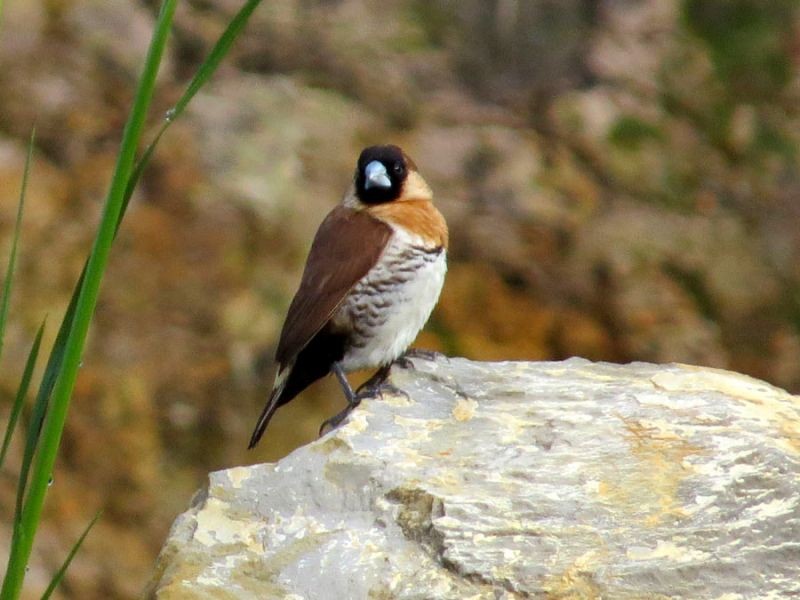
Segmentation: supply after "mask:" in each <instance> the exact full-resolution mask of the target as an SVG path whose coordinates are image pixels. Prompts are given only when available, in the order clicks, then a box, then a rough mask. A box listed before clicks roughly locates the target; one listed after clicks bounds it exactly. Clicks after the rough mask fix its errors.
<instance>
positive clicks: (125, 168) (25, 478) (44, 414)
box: [0, 0, 260, 600]
mask: <svg viewBox="0 0 800 600" xmlns="http://www.w3.org/2000/svg"><path fill="white" fill-rule="evenodd" d="M259 2H260V0H249V1H248V2H246V3H245V5H244V6H243V7H242V8H241V9H240V11H239V12H238V13H237V14H236V16H235V17H234V18H233V19H232V21H231V22H230V23H229V25H228V27H227V28H226V30H225V31H224V32H223V34H222V36H221V37H220V39H219V41H218V42H217V44H216V45H215V46H214V48H213V49H212V51H211V53H210V54H209V56H208V58H207V59H206V60H205V61H204V62H203V64H202V65H201V66H200V68H199V69H198V71H197V73H196V75H195V77H194V78H193V79H192V80H191V82H190V83H189V85H188V87H187V89H186V91H185V92H184V94H183V95H182V96H181V98H180V100H179V101H178V103H177V104H176V106H175V107H174V108H173V109H172V110H171V111H169V113H168V116H167V119H166V121H165V122H164V123H163V124H162V126H161V129H160V130H159V131H158V133H157V135H156V136H155V139H154V140H153V142H151V143H150V145H149V146H148V147H147V148H146V150H145V151H144V153H143V154H142V156H141V158H140V159H139V160H138V161H136V151H137V148H138V146H139V141H140V138H141V134H142V131H143V129H144V124H145V119H146V115H147V112H148V108H149V106H150V101H151V99H152V97H153V92H154V89H155V79H156V75H157V73H158V68H159V65H160V63H161V58H162V56H163V53H164V50H165V48H166V41H167V37H168V34H169V31H170V29H171V24H172V18H173V16H174V13H175V9H176V5H177V0H165V1H164V2H163V4H162V6H161V11H160V13H159V16H158V19H157V21H156V25H155V29H154V33H153V37H152V40H151V43H150V48H149V50H148V54H147V58H146V60H145V65H144V69H143V72H142V76H141V79H140V82H139V85H138V88H137V92H136V96H135V100H134V103H133V107H132V109H131V113H130V115H129V118H128V122H127V124H126V126H125V130H124V133H123V138H122V143H121V145H120V151H119V154H118V158H117V163H116V166H115V169H114V173H113V176H112V181H111V186H110V190H109V193H108V196H107V198H106V202H105V206H104V210H103V215H102V217H101V221H100V225H99V226H98V231H97V235H96V237H95V241H94V244H93V246H92V250H91V252H90V254H89V257H88V259H87V261H86V264H85V265H84V269H83V272H82V273H81V275H80V277H79V278H78V282H77V284H76V286H75V290H74V292H73V295H72V298H71V300H70V303H69V306H68V307H67V311H66V313H65V315H64V319H63V321H62V323H61V327H60V328H59V332H58V335H57V336H56V341H55V343H54V345H53V348H52V350H51V353H50V356H49V358H48V362H47V366H46V367H45V372H44V375H43V377H42V381H41V383H40V386H39V391H38V393H37V397H36V400H35V402H34V406H33V410H32V415H31V420H30V423H29V426H28V431H27V437H26V442H25V450H24V453H23V459H22V465H21V468H20V474H19V481H18V484H17V502H16V511H15V518H14V529H13V533H12V540H11V549H10V553H9V560H8V567H7V569H6V574H5V577H4V579H3V586H2V589H0V598H3V600H12V599H15V598H18V597H19V594H20V593H21V590H22V584H23V581H24V577H25V572H26V569H27V564H28V560H29V558H30V554H31V550H32V547H33V540H34V537H35V534H36V530H37V528H38V524H39V521H40V519H41V513H42V508H43V504H44V497H45V493H46V491H47V488H48V487H49V485H50V484H51V482H52V472H53V466H54V464H55V459H56V455H57V452H58V447H59V444H60V441H61V434H62V432H63V429H64V424H65V422H66V416H67V410H68V408H69V401H70V398H71V396H72V391H73V389H74V385H75V381H76V378H77V372H78V368H79V367H80V362H81V355H82V353H83V348H84V345H85V341H86V335H87V333H88V328H89V324H90V322H91V318H92V315H93V314H94V309H95V306H96V304H97V298H98V295H99V290H100V284H101V281H102V278H103V273H104V271H105V268H106V265H107V263H108V257H109V254H110V251H111V245H112V244H113V241H114V239H115V237H116V234H117V231H118V230H119V226H120V224H121V222H122V218H123V217H124V214H125V211H126V209H127V207H128V203H129V202H130V198H131V196H132V194H133V190H134V189H135V187H136V184H137V182H138V181H139V178H140V177H141V174H142V172H143V170H144V168H145V166H146V165H147V163H148V161H149V159H150V158H151V156H152V154H153V152H154V150H155V147H156V145H157V144H158V141H159V140H160V139H161V136H162V135H163V134H164V132H165V131H166V130H167V128H168V127H169V126H170V125H171V123H172V122H173V121H174V120H175V119H176V118H177V117H178V116H179V115H180V114H181V113H182V112H183V111H184V109H185V108H186V106H187V105H188V103H189V102H190V101H191V99H192V98H193V97H194V95H195V94H196V93H197V92H198V91H199V89H200V88H201V87H202V86H203V85H204V84H205V83H206V81H207V80H208V79H209V78H210V77H211V75H212V74H213V73H214V71H215V70H216V68H217V67H218V66H219V64H220V62H221V61H222V59H223V58H224V56H225V55H226V54H227V52H228V50H229V49H230V47H231V45H232V43H233V41H234V40H235V39H236V37H237V36H238V34H239V33H240V32H241V30H242V29H243V28H244V26H245V24H246V23H247V20H248V18H249V17H250V15H251V14H252V12H253V10H254V9H255V8H256V6H258V4H259ZM32 147H33V138H32V139H31V144H30V148H29V155H28V161H27V163H26V167H25V173H24V176H23V186H22V188H23V191H22V195H21V200H20V208H19V211H18V217H17V226H16V227H17V229H16V230H15V231H16V233H15V237H14V241H13V244H12V252H11V258H10V260H9V263H10V266H9V269H8V271H7V276H6V286H5V288H4V292H3V299H2V304H1V305H0V306H2V307H3V309H2V310H3V311H6V312H7V305H8V300H7V297H8V296H9V294H10V281H11V274H12V272H13V264H14V261H15V258H16V246H17V238H18V231H19V222H20V220H21V216H22V204H23V199H24V192H25V188H26V184H27V176H28V170H29V163H30V155H31V152H32ZM0 314H1V315H2V317H1V318H0V339H2V325H3V324H4V322H5V313H0ZM42 331H43V326H42V328H40V330H39V333H38V334H37V337H36V341H35V342H34V345H33V348H32V349H31V352H30V355H29V358H28V363H27V365H26V368H25V373H24V375H23V379H22V382H21V384H20V388H19V391H18V393H17V401H16V402H15V404H14V407H13V408H12V418H11V419H10V422H9V425H8V430H7V433H6V436H5V437H6V439H5V440H4V444H3V454H2V456H4V455H5V450H6V448H7V445H8V442H9V440H10V437H11V434H12V432H13V428H14V424H15V423H16V420H17V418H18V415H19V411H20V410H21V407H22V403H23V402H24V398H25V396H26V393H27V389H28V385H29V383H30V378H31V374H32V371H33V366H34V364H35V361H36V357H37V355H38V351H39V345H40V343H41V335H42ZM0 462H1V460H0ZM98 517H99V513H98V515H97V516H95V518H94V519H93V520H92V522H91V523H89V525H88V527H87V528H86V530H85V531H84V532H83V534H82V535H81V537H80V538H79V540H78V541H77V543H76V544H75V545H74V546H73V548H72V550H71V551H70V553H69V555H68V556H67V558H66V560H65V562H64V564H63V565H62V567H61V568H60V569H59V571H58V572H57V573H56V575H55V576H54V578H53V580H52V581H51V584H50V586H49V587H48V589H47V591H46V592H45V596H44V597H49V595H50V594H52V592H53V591H54V590H55V588H56V586H57V585H58V583H59V582H60V581H61V579H62V578H63V576H64V573H65V572H66V569H67V568H68V566H69V564H70V562H71V561H72V559H73V557H74V556H75V554H76V553H77V551H78V549H79V547H80V545H81V544H82V543H83V540H84V539H85V538H86V535H87V534H88V532H89V530H90V529H91V527H92V526H93V525H94V523H95V522H96V521H97V519H98Z"/></svg>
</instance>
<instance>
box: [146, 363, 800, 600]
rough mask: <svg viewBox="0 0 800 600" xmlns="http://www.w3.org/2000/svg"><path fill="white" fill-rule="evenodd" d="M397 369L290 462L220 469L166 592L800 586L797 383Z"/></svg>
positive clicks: (303, 594) (159, 574)
mask: <svg viewBox="0 0 800 600" xmlns="http://www.w3.org/2000/svg"><path fill="white" fill-rule="evenodd" d="M391 381H392V383H393V384H394V385H395V386H397V387H398V388H399V389H401V390H402V391H403V392H404V394H398V395H384V396H383V397H375V398H372V399H369V400H366V401H365V402H364V403H363V404H362V405H361V406H360V407H359V408H358V409H357V410H356V411H355V412H354V413H353V415H352V416H351V417H350V419H349V421H348V422H347V423H345V424H344V425H343V426H342V427H340V428H339V429H338V430H336V431H334V432H332V433H330V434H328V435H326V436H325V437H323V438H322V439H320V440H318V441H316V442H314V443H312V444H309V445H307V446H305V447H303V448H300V449H298V450H297V451H295V452H293V453H292V454H291V455H289V456H287V457H286V458H284V459H283V460H281V461H280V462H278V463H277V464H263V465H253V466H250V467H237V468H233V469H228V470H226V471H220V472H217V473H212V474H211V475H210V477H209V483H208V487H207V488H206V489H205V490H203V491H202V492H200V493H199V494H198V495H197V496H196V498H195V499H194V502H193V503H192V506H191V507H190V508H189V510H187V511H186V512H185V513H184V514H183V515H181V516H180V517H178V519H177V520H176V522H175V524H174V525H173V528H172V531H171V533H170V535H169V538H168V540H167V542H166V544H165V546H164V548H163V550H162V552H161V554H160V556H159V558H158V562H157V565H156V571H155V575H154V578H153V581H152V582H151V584H150V589H149V591H148V594H149V597H151V598H159V599H162V600H166V599H172V598H187V597H191V598H292V599H297V600H299V599H308V600H312V599H320V600H330V599H361V598H364V599H366V598H385V599H388V598H419V599H434V598H448V599H449V598H453V599H464V598H492V599H497V598H528V597H553V598H573V597H574V598H593V597H594V598H600V597H603V598H693V599H701V598H729V599H734V598H754V597H773V598H776V597H786V596H794V595H798V594H800V398H799V397H797V396H792V395H789V394H788V393H786V392H784V391H782V390H780V389H777V388H774V387H772V386H770V385H769V384H766V383H764V382H761V381H758V380H755V379H751V378H749V377H746V376H743V375H739V374H736V373H731V372H727V371H720V370H715V369H706V368H699V367H690V366H686V365H651V364H643V363H638V364H630V365H612V364H604V363H591V362H588V361H585V360H581V359H570V360H567V361H564V362H546V363H523V362H505V363H476V362H470V361H467V360H462V359H447V358H444V357H439V358H436V359H434V360H424V359H414V360H413V368H410V369H405V368H399V367H396V368H394V369H393V370H392V373H391ZM267 443H268V440H267Z"/></svg>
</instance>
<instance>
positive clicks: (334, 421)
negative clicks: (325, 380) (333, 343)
mask: <svg viewBox="0 0 800 600" xmlns="http://www.w3.org/2000/svg"><path fill="white" fill-rule="evenodd" d="M333 373H334V375H336V379H338V380H339V384H340V385H341V386H342V391H343V392H344V397H345V398H346V399H347V406H346V407H345V409H344V410H343V411H341V412H340V413H338V414H335V415H334V416H332V417H331V418H330V419H326V420H325V421H323V423H322V425H320V427H319V435H320V436H321V435H322V434H323V433H324V432H325V429H326V428H328V427H329V428H330V429H336V428H337V427H338V426H339V424H340V423H341V422H342V421H344V420H345V419H346V418H347V415H349V414H350V413H351V412H353V409H354V408H355V407H356V406H358V405H359V404H361V398H360V397H359V396H358V395H356V393H355V392H354V391H353V388H352V387H350V382H349V381H347V376H346V375H345V374H344V369H342V365H341V364H340V363H338V362H335V363H333Z"/></svg>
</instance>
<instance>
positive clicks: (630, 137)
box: [608, 115, 663, 150]
mask: <svg viewBox="0 0 800 600" xmlns="http://www.w3.org/2000/svg"><path fill="white" fill-rule="evenodd" d="M648 139H649V140H661V139H663V135H662V134H661V130H660V129H659V128H658V127H656V126H655V125H651V124H650V123H647V122H646V121H642V120H641V119H638V118H636V117H633V116H629V115H628V116H623V117H620V118H619V119H617V121H616V123H614V125H613V126H612V127H611V130H610V131H609V133H608V141H609V142H611V143H612V144H614V145H615V146H619V147H620V148H624V149H626V150H636V149H637V148H638V147H639V146H640V145H641V144H642V142H644V141H646V140H648Z"/></svg>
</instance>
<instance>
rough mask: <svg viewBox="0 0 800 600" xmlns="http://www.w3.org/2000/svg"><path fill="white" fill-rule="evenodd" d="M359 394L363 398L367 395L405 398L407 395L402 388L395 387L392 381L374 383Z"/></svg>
mask: <svg viewBox="0 0 800 600" xmlns="http://www.w3.org/2000/svg"><path fill="white" fill-rule="evenodd" d="M359 396H361V397H362V398H365V397H367V396H371V397H375V396H379V397H380V398H381V399H383V397H384V396H405V397H406V398H408V397H409V396H408V394H407V393H406V392H405V391H404V390H401V389H400V388H399V387H397V386H396V385H394V384H393V383H389V382H388V381H383V382H381V383H379V384H378V385H374V386H372V387H370V388H367V389H366V390H364V391H363V392H361V393H360V394H359Z"/></svg>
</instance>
